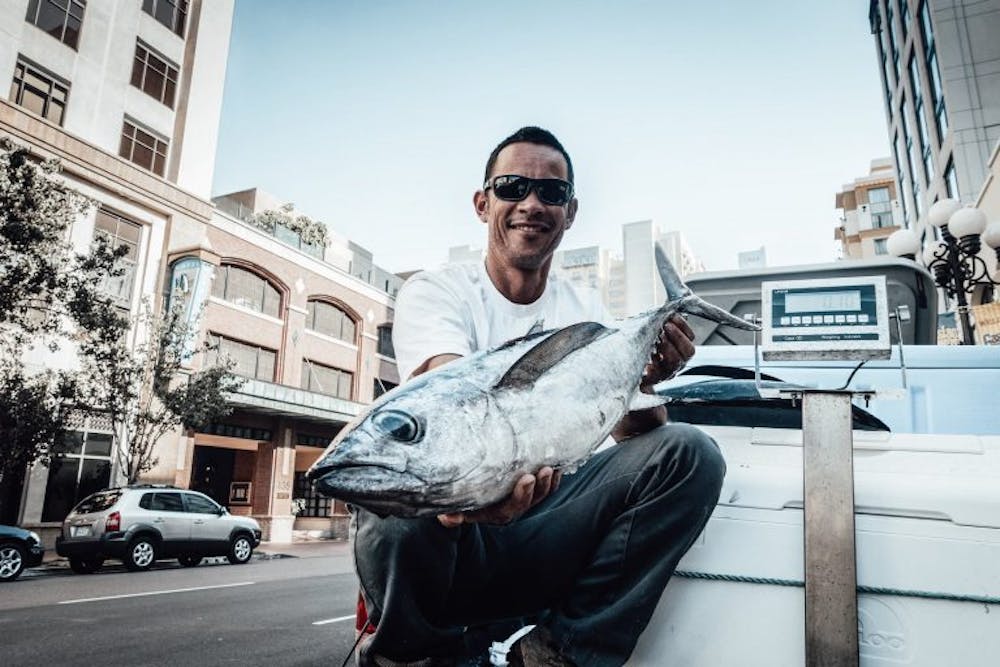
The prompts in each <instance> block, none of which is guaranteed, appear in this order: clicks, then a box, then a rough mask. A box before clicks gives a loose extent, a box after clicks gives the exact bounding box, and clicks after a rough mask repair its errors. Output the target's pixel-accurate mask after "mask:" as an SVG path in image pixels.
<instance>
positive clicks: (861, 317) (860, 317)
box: [858, 313, 868, 324]
mask: <svg viewBox="0 0 1000 667" xmlns="http://www.w3.org/2000/svg"><path fill="white" fill-rule="evenodd" d="M858 322H861V324H867V323H868V313H861V314H860V315H858Z"/></svg>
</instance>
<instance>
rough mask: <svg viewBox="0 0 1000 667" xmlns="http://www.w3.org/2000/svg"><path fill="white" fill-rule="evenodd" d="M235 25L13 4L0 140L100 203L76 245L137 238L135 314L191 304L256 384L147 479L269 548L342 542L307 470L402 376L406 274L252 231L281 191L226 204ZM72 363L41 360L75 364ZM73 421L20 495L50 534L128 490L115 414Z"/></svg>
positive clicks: (343, 246) (207, 7)
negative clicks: (220, 186) (186, 496)
mask: <svg viewBox="0 0 1000 667" xmlns="http://www.w3.org/2000/svg"><path fill="white" fill-rule="evenodd" d="M232 16H233V1H232V0H115V1H107V2H96V1H94V0H91V1H90V2H85V1H84V0H11V1H8V2H4V3H0V77H6V84H7V85H6V88H5V89H6V90H9V91H10V92H9V95H8V98H7V99H6V100H0V135H3V136H8V137H10V139H11V140H13V141H14V142H15V143H16V144H20V145H24V146H27V147H29V148H30V150H31V153H32V154H33V155H36V156H38V157H40V158H48V157H55V158H58V159H59V160H60V161H61V162H62V165H63V170H62V177H63V178H64V179H65V180H66V182H67V184H68V185H69V186H70V187H72V188H73V189H76V190H78V191H80V192H81V193H83V194H85V195H87V196H88V197H90V198H91V199H92V200H94V201H95V202H97V206H96V207H95V208H94V209H92V210H91V211H90V212H89V213H88V214H86V215H84V216H81V218H80V219H79V220H77V221H76V223H75V224H74V226H73V229H72V238H73V241H74V243H75V245H76V246H77V247H78V248H79V249H80V250H85V249H86V248H87V247H88V246H89V245H90V244H91V243H92V242H93V239H94V238H95V237H96V236H98V235H103V236H105V237H106V238H108V239H110V240H111V241H112V242H113V244H114V245H117V246H126V247H127V248H128V252H127V254H126V256H125V259H124V261H125V263H126V274H125V276H123V277H122V278H120V279H116V280H113V281H112V280H109V281H108V283H107V284H106V285H104V288H105V290H106V292H107V293H108V295H109V296H110V297H111V298H113V299H114V300H115V301H116V302H117V303H118V304H119V305H120V307H121V308H122V309H123V310H126V311H128V312H129V313H130V315H131V316H132V317H133V318H135V317H136V316H137V315H138V314H139V312H140V310H141V308H143V307H144V306H143V304H144V303H147V304H149V305H150V307H152V308H161V307H163V306H164V305H165V304H167V303H169V302H173V303H177V302H179V303H181V304H183V305H184V307H185V309H186V310H185V312H186V316H187V317H188V318H189V321H190V322H191V323H192V324H194V325H195V326H196V330H197V331H198V332H199V336H200V340H202V341H208V342H210V343H212V344H213V347H214V352H212V353H210V355H209V356H208V357H201V356H198V355H196V356H195V357H194V358H193V361H192V367H191V370H197V368H198V367H199V366H200V365H202V364H205V363H213V362H214V361H215V360H216V359H218V358H219V357H220V356H224V357H225V358H228V359H231V360H232V361H233V362H234V364H235V372H236V373H237V374H239V375H241V376H243V377H244V378H245V382H244V384H243V386H242V387H241V389H240V390H238V391H237V392H235V393H234V394H233V395H231V396H230V398H229V400H230V403H231V406H232V407H233V408H234V411H233V413H232V414H231V415H230V416H229V417H227V418H226V419H224V420H222V423H218V424H213V425H211V426H210V427H208V428H206V430H205V431H204V432H176V433H172V434H168V435H167V436H165V437H164V438H163V439H162V440H161V441H160V442H159V443H158V444H157V448H156V453H155V456H156V458H157V459H158V463H157V465H156V467H155V468H154V469H153V470H152V471H150V472H149V473H148V474H146V475H145V476H144V477H143V481H148V482H156V483H170V484H175V485H177V486H181V487H185V488H195V489H199V490H201V491H203V492H205V493H207V494H208V495H210V496H212V497H213V498H215V499H216V500H217V501H219V502H220V503H221V504H223V505H226V506H228V507H229V508H230V510H231V511H232V512H234V513H241V514H249V515H253V516H255V517H257V518H258V519H259V520H260V522H261V524H262V526H263V527H264V529H265V535H266V537H267V538H269V539H272V540H279V541H281V540H288V539H291V536H292V531H293V530H295V529H299V530H308V531H314V532H317V533H322V534H330V533H342V532H344V531H345V530H346V519H345V518H344V516H343V515H344V508H343V506H342V505H340V504H338V503H335V502H334V501H331V500H329V499H325V498H321V497H318V496H316V495H315V494H314V493H313V491H312V488H311V486H310V485H309V484H307V483H306V482H305V480H304V477H303V474H302V473H304V471H305V469H306V468H307V467H308V466H309V465H310V464H311V463H312V461H314V460H315V459H316V458H317V457H318V456H319V454H320V453H321V451H322V449H323V448H324V447H325V446H326V445H327V444H328V443H329V441H330V439H331V438H332V437H333V435H335V434H336V432H337V431H338V430H339V429H340V428H341V427H342V426H343V425H344V424H345V423H346V422H347V421H349V420H350V419H352V418H353V417H354V416H355V415H356V414H358V412H360V410H361V409H362V408H363V406H364V405H365V404H366V403H368V402H370V401H371V400H372V399H373V397H375V396H377V395H379V394H381V393H382V392H384V391H387V390H388V389H390V388H391V387H393V386H395V384H396V383H398V377H397V374H396V369H395V363H394V361H393V352H392V344H391V318H392V304H393V299H394V296H395V293H396V291H397V290H398V288H399V286H400V284H401V282H402V281H401V279H400V278H398V277H397V276H394V275H392V274H391V273H389V272H387V271H384V270H383V269H381V268H380V267H378V266H376V265H375V264H374V262H373V258H372V255H371V253H370V252H369V251H367V250H366V249H364V248H363V247H361V246H359V245H357V244H355V243H353V242H351V241H349V240H347V239H344V238H342V237H339V236H338V235H337V234H336V233H334V232H330V233H329V234H328V237H329V240H330V242H329V245H326V246H321V245H315V244H312V245H311V244H309V243H306V242H304V241H303V239H302V238H301V237H300V236H299V235H298V234H297V233H296V232H294V231H293V230H290V229H286V228H282V227H281V226H277V227H276V228H274V229H270V230H265V229H261V228H259V227H257V226H254V225H253V224H251V223H252V221H253V217H252V216H253V214H255V213H259V212H261V211H263V210H267V209H270V208H274V207H276V206H278V205H280V204H281V202H280V201H278V200H277V199H276V198H274V197H268V196H267V195H265V194H264V193H261V192H259V191H257V190H247V191H243V192H239V193H233V194H231V195H228V196H224V197H221V198H217V200H216V203H213V201H212V200H210V199H209V196H210V191H211V185H212V179H213V172H214V164H215V151H216V144H217V137H218V129H219V120H220V113H221V105H222V93H223V85H224V81H225V71H226V60H227V55H228V49H229V37H230V30H231V24H232ZM0 83H3V82H2V81H0ZM142 335H143V332H142V331H138V330H135V331H133V332H132V333H131V334H130V340H132V341H133V342H139V341H141V338H142ZM62 354H63V358H56V359H53V358H40V359H38V360H37V363H38V364H39V365H61V366H66V367H69V366H72V365H73V363H74V360H73V359H72V358H69V357H70V356H71V353H69V352H64V353H62ZM212 355H215V356H214V358H213V356H212ZM29 361H30V362H32V363H34V361H33V360H29ZM71 427H72V430H71V433H70V436H69V437H68V438H67V441H66V442H64V443H58V445H57V447H56V453H55V455H54V456H53V457H52V460H51V463H50V464H49V465H40V464H39V465H35V466H34V467H33V468H32V470H31V471H30V472H29V475H28V479H27V482H26V483H25V485H24V488H23V490H22V493H21V504H20V508H19V511H18V517H17V520H18V522H19V523H20V524H22V525H25V526H30V527H32V528H34V529H38V530H40V531H41V532H42V533H43V537H45V538H46V541H47V542H48V543H50V544H51V540H52V536H53V534H54V533H55V532H56V531H57V530H58V526H59V524H60V522H61V521H62V519H63V518H64V517H65V515H66V513H67V512H68V511H69V509H70V508H71V507H72V506H73V505H74V504H75V503H76V502H77V501H78V500H79V499H80V498H82V497H84V496H85V495H88V494H89V493H91V492H93V491H96V490H98V489H100V488H104V487H106V486H108V485H113V484H117V483H121V481H122V477H121V473H120V471H118V470H117V469H116V463H115V457H114V450H113V448H114V447H116V446H118V444H117V443H116V442H115V438H114V434H112V433H111V432H110V429H109V427H108V424H107V420H106V419H103V418H102V416H101V415H99V414H88V415H81V416H80V417H79V418H78V419H77V421H76V422H74V423H73V424H71Z"/></svg>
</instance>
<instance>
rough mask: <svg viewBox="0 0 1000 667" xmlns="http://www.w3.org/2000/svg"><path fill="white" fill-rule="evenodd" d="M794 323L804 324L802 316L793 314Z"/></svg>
mask: <svg viewBox="0 0 1000 667" xmlns="http://www.w3.org/2000/svg"><path fill="white" fill-rule="evenodd" d="M792 324H802V318H801V317H799V316H798V315H792Z"/></svg>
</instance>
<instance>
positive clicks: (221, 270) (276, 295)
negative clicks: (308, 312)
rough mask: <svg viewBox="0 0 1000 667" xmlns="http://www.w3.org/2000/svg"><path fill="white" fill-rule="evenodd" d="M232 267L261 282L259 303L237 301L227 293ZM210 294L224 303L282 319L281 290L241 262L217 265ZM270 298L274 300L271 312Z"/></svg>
mask: <svg viewBox="0 0 1000 667" xmlns="http://www.w3.org/2000/svg"><path fill="white" fill-rule="evenodd" d="M234 269H235V270H236V271H237V272H241V273H242V274H246V275H248V276H250V277H252V278H255V279H257V280H259V281H260V282H261V285H260V290H261V291H260V302H259V304H258V303H257V302H254V303H252V304H251V305H247V304H245V303H243V302H241V301H237V300H236V298H235V297H232V298H230V294H229V292H230V287H229V285H230V273H231V272H232V271H233V270H234ZM217 285H221V287H216V286H217ZM269 290H270V291H269ZM211 295H212V297H213V298H216V299H221V300H222V301H225V302H226V303H231V304H233V305H234V306H238V307H240V308H246V309H247V310H252V311H253V312H255V313H260V314H261V315H265V316H267V317H273V318H275V319H277V320H281V319H282V317H281V306H282V302H283V301H284V298H283V297H284V295H283V294H282V293H281V290H280V289H279V288H278V286H277V285H275V284H274V283H273V282H271V280H269V279H268V278H267V277H266V276H264V275H261V274H260V273H258V272H257V271H254V270H253V269H251V268H248V267H246V266H243V265H241V264H232V263H223V264H220V265H219V266H218V267H217V269H216V274H215V278H214V279H213V280H212V287H211ZM269 297H270V298H269ZM272 299H273V301H274V302H275V306H274V311H273V312H271V310H269V305H270V303H271V300H272ZM258 305H259V307H258Z"/></svg>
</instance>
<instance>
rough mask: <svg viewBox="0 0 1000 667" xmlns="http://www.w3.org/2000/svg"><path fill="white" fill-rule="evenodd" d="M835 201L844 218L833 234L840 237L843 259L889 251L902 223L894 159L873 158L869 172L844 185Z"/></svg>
mask: <svg viewBox="0 0 1000 667" xmlns="http://www.w3.org/2000/svg"><path fill="white" fill-rule="evenodd" d="M835 205H836V207H837V208H838V209H840V211H841V218H840V226H838V227H837V228H836V229H835V230H834V233H833V236H834V238H835V239H836V240H837V241H840V246H841V257H842V258H843V259H870V258H872V257H875V256H876V255H885V254H888V250H887V248H886V241H887V239H888V238H889V236H890V235H892V233H893V232H894V231H896V230H897V229H900V228H901V227H902V225H903V212H902V209H901V208H900V205H899V199H898V198H897V196H896V173H895V169H894V168H893V164H892V159H891V158H880V159H877V160H872V162H871V167H870V169H869V171H868V175H867V176H861V177H859V178H856V179H854V182H853V183H848V184H846V185H844V186H843V188H842V189H841V191H840V192H838V193H837V198H836V203H835Z"/></svg>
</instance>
